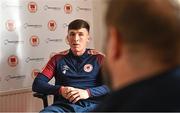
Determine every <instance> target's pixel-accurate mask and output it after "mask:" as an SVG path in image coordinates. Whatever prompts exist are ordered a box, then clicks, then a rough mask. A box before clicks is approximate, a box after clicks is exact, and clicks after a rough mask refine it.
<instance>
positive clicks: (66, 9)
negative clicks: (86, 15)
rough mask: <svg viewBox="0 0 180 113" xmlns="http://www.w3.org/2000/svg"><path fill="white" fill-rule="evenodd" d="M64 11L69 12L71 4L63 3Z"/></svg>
mask: <svg viewBox="0 0 180 113" xmlns="http://www.w3.org/2000/svg"><path fill="white" fill-rule="evenodd" d="M64 12H65V13H66V14H70V13H71V12H72V5H71V4H65V5H64Z"/></svg>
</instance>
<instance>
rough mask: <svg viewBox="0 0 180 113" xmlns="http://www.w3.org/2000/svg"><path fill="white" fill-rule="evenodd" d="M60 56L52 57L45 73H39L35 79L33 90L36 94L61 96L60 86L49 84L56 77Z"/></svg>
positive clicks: (44, 70)
mask: <svg viewBox="0 0 180 113" xmlns="http://www.w3.org/2000/svg"><path fill="white" fill-rule="evenodd" d="M60 58H61V57H59V56H54V57H52V58H51V59H50V60H49V61H48V63H47V65H46V66H45V68H44V69H43V71H42V72H41V73H38V75H37V76H36V78H35V79H34V82H33V85H32V90H33V91H34V92H38V93H43V94H53V95H56V94H59V88H60V86H59V85H51V84H49V83H48V82H49V81H50V80H51V79H52V78H53V77H54V75H55V73H56V65H57V60H58V59H60Z"/></svg>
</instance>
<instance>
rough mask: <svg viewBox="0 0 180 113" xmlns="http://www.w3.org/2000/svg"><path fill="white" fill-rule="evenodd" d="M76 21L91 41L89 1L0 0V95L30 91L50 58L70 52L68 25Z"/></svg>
mask: <svg viewBox="0 0 180 113" xmlns="http://www.w3.org/2000/svg"><path fill="white" fill-rule="evenodd" d="M77 18H81V19H85V20H87V21H88V23H89V24H90V26H91V31H90V35H91V36H92V37H93V6H92V0H0V92H1V91H7V90H14V89H21V88H26V87H31V86H32V82H33V79H34V76H35V74H36V72H38V71H41V70H42V68H43V66H44V65H45V64H46V63H47V61H48V60H49V58H50V57H51V56H52V55H54V54H56V53H58V52H60V51H63V50H66V49H68V48H69V46H68V45H67V44H66V41H65V37H66V33H67V25H68V23H69V22H70V21H72V20H74V19H77ZM89 47H91V48H92V47H94V45H93V39H92V40H91V43H90V44H89Z"/></svg>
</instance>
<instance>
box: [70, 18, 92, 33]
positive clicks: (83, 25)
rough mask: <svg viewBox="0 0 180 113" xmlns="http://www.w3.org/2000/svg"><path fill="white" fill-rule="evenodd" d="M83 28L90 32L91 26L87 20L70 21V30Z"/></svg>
mask: <svg viewBox="0 0 180 113" xmlns="http://www.w3.org/2000/svg"><path fill="white" fill-rule="evenodd" d="M81 28H85V29H87V31H88V32H89V30H90V26H89V24H88V23H87V22H86V21H85V20H82V19H76V20H74V21H72V22H71V23H69V26H68V31H69V30H72V29H74V30H78V29H81Z"/></svg>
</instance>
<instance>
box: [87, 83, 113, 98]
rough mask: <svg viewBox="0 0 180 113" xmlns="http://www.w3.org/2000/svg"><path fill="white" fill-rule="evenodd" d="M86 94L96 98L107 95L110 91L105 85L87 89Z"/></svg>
mask: <svg viewBox="0 0 180 113" xmlns="http://www.w3.org/2000/svg"><path fill="white" fill-rule="evenodd" d="M88 92H89V95H90V97H98V96H103V95H106V94H108V93H109V92H110V90H109V88H108V87H107V86H106V85H101V86H98V87H93V88H89V89H88Z"/></svg>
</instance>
